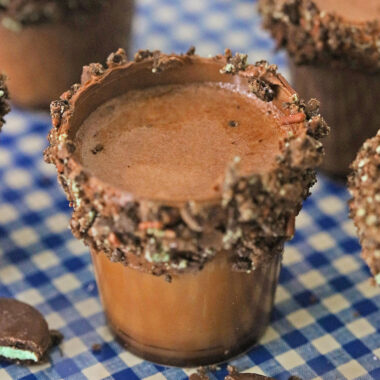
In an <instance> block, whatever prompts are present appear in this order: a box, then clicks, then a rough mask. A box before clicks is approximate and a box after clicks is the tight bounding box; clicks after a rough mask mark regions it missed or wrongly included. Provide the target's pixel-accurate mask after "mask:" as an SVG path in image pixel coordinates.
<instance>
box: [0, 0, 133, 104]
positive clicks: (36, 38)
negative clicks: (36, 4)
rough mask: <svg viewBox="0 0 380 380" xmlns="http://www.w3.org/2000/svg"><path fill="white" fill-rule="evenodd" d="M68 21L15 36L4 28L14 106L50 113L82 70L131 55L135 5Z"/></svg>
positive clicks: (123, 0)
mask: <svg viewBox="0 0 380 380" xmlns="http://www.w3.org/2000/svg"><path fill="white" fill-rule="evenodd" d="M109 1H110V3H111V4H110V5H109V6H106V7H104V8H102V9H100V10H94V11H93V12H88V14H87V15H86V16H85V17H83V16H80V15H75V12H73V15H72V16H71V15H70V17H68V18H67V19H66V20H62V21H56V22H46V23H42V24H37V25H29V26H25V27H24V28H23V29H22V30H21V31H19V32H14V31H11V30H8V29H6V28H5V27H3V26H1V24H0V41H1V43H0V68H1V70H2V71H3V72H4V74H6V75H7V77H8V79H9V81H8V87H9V91H10V93H11V97H12V102H13V103H14V104H16V105H17V106H20V107H23V108H35V109H48V108H49V104H50V102H51V101H52V100H54V99H57V98H58V97H59V95H60V94H61V93H62V92H64V91H65V90H67V89H68V88H69V87H70V86H71V85H72V84H74V83H77V82H79V80H80V75H81V72H82V67H83V66H84V65H87V64H88V63H90V62H103V61H104V57H106V56H107V55H108V54H109V52H111V51H114V50H117V49H118V48H120V47H122V48H125V49H127V47H128V46H127V45H128V41H129V38H130V34H131V33H130V32H131V25H132V16H133V8H134V0H109Z"/></svg>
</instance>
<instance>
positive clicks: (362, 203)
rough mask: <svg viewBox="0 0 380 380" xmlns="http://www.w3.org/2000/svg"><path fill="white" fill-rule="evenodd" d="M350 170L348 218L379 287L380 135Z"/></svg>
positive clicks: (367, 143)
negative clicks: (355, 229)
mask: <svg viewBox="0 0 380 380" xmlns="http://www.w3.org/2000/svg"><path fill="white" fill-rule="evenodd" d="M352 170H353V171H352V173H351V175H350V177H349V188H350V192H351V194H352V199H351V201H350V203H349V204H350V211H351V218H352V219H353V220H354V222H355V225H356V227H357V231H358V234H359V238H360V242H361V245H362V257H363V259H364V260H365V261H366V263H367V264H368V266H369V267H370V269H371V272H372V274H373V276H374V277H375V280H376V283H377V285H379V286H380V233H379V230H380V133H378V134H377V135H376V136H375V137H373V138H372V139H370V140H367V141H366V142H365V143H364V145H363V147H362V148H361V149H360V151H359V153H358V155H357V157H356V159H355V161H354V162H353V164H352Z"/></svg>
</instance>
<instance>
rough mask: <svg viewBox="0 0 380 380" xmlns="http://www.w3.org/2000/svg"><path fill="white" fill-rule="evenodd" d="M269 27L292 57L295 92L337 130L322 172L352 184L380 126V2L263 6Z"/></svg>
mask: <svg viewBox="0 0 380 380" xmlns="http://www.w3.org/2000/svg"><path fill="white" fill-rule="evenodd" d="M259 7H260V11H261V13H262V16H263V24H264V27H265V28H266V29H268V30H269V31H270V32H271V34H272V36H273V38H274V39H275V40H276V42H277V45H278V47H284V48H285V49H286V50H287V52H288V54H289V57H290V70H291V74H292V83H293V85H294V88H295V89H296V90H297V91H298V92H299V93H300V95H301V96H303V97H305V98H308V97H310V96H313V97H317V98H318V100H320V102H321V112H322V113H323V115H324V117H325V118H326V121H327V122H328V123H329V125H330V126H331V135H330V136H329V137H328V138H327V139H326V141H325V142H324V146H325V149H326V158H325V160H324V162H323V164H322V167H321V168H322V169H323V171H324V172H326V173H327V174H329V175H332V176H334V177H338V178H344V179H345V178H346V176H347V174H348V171H349V165H350V164H351V162H352V161H353V159H354V157H355V155H356V152H357V151H358V149H359V147H360V146H361V145H362V144H363V142H364V140H366V139H367V138H369V137H371V136H373V135H375V134H376V132H377V130H378V128H379V125H380V112H379V111H378V107H377V104H378V103H379V101H380V95H379V94H380V51H379V48H378V46H379V44H380V23H379V21H380V1H379V0H368V1H360V0H349V1H347V0H339V1H330V0H311V1H310V0H299V1H294V0H260V1H259Z"/></svg>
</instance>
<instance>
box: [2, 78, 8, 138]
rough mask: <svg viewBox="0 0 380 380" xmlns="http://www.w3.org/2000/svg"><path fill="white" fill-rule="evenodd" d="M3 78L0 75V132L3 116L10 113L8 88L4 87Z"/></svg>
mask: <svg viewBox="0 0 380 380" xmlns="http://www.w3.org/2000/svg"><path fill="white" fill-rule="evenodd" d="M5 80H6V78H5V76H4V75H2V74H0V131H1V128H2V126H3V124H4V116H5V115H6V114H7V113H8V112H9V111H10V108H9V104H8V100H9V93H8V88H7V86H6V85H5Z"/></svg>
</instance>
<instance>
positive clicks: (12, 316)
mask: <svg viewBox="0 0 380 380" xmlns="http://www.w3.org/2000/svg"><path fill="white" fill-rule="evenodd" d="M61 340H62V334H61V333H59V332H58V331H55V330H49V327H48V324H47V322H46V321H45V319H44V317H43V316H42V314H41V313H40V312H39V311H38V310H36V309H35V308H33V307H32V306H30V305H27V304H26V303H23V302H20V301H16V300H14V299H10V298H0V361H1V360H6V361H11V362H14V363H18V364H37V363H41V362H44V361H45V360H46V359H47V352H48V350H49V348H51V347H53V346H56V345H58V344H59V343H60V342H61Z"/></svg>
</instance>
